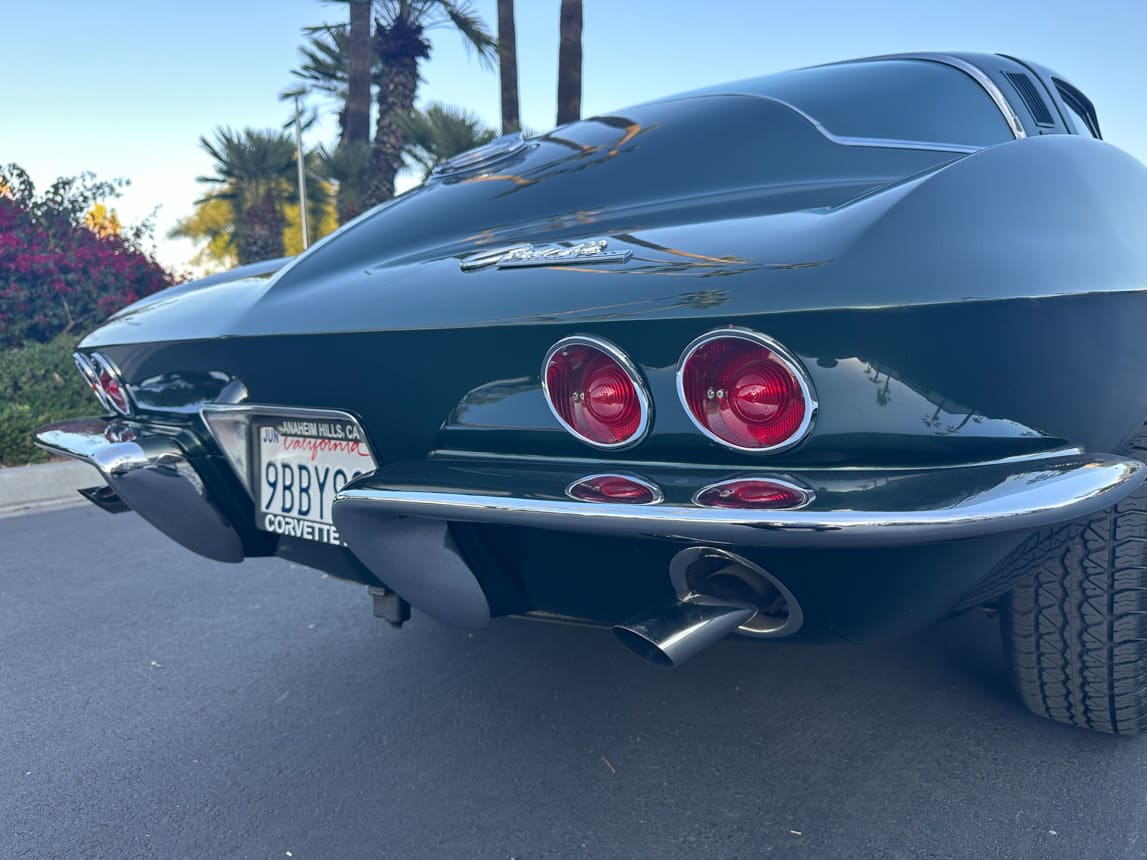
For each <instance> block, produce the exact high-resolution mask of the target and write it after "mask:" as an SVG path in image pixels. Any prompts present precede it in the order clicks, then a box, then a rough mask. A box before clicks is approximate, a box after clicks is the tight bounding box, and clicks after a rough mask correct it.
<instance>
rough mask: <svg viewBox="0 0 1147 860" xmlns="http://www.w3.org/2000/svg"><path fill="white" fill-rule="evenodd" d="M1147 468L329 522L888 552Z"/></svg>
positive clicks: (1035, 521) (354, 500)
mask: <svg viewBox="0 0 1147 860" xmlns="http://www.w3.org/2000/svg"><path fill="white" fill-rule="evenodd" d="M1145 468H1147V467H1145V466H1144V464H1143V463H1140V462H1138V461H1137V460H1125V459H1121V458H1118V457H1113V456H1101V457H1094V458H1092V459H1090V460H1087V461H1084V462H1076V463H1073V464H1069V465H1064V466H1063V467H1062V468H1060V469H1059V470H1055V469H1052V468H1050V467H1049V468H1045V469H1042V470H1035V469H1033V470H1030V471H1026V472H1020V473H1013V474H1011V475H1007V476H1005V477H1003V478H1001V479H1000V480H998V481H997V482H996V483H994V484H992V485H991V486H988V487H982V488H976V489H975V490H974V491H973V492H972V493H971V494H970V495H969V496H968V497H966V498H964V499H962V500H960V501H957V502H954V503H952V504H950V505H948V506H947V507H944V508H938V509H929V510H922V511H858V510H851V509H845V510H818V509H815V508H813V507H808V508H804V509H802V510H790V511H759V510H757V511H754V510H731V509H719V508H712V509H704V508H698V507H696V506H692V505H672V506H667V505H652V506H650V505H610V504H593V503H587V502H575V501H571V500H565V499H526V498H508V497H506V496H495V495H480V494H473V495H471V494H463V493H456V492H428V491H425V490H416V489H392V488H372V489H366V488H364V489H350V490H344V491H343V492H341V493H339V495H338V497H337V498H336V500H335V505H334V519H335V524H336V526H338V527H339V530H340V531H343V529H342V526H341V525H340V524H339V520H340V511H342V514H341V516H345V515H346V514H348V513H350V512H351V511H355V510H357V512H358V513H359V514H368V513H371V514H373V515H374V516H376V517H379V518H382V519H386V518H390V517H400V516H407V517H421V518H426V519H437V520H448V521H460V522H481V523H492V524H499V525H512V526H526V527H530V528H542V529H557V530H562V531H572V532H584V533H595V534H616V535H624V536H628V537H660V538H668V539H672V540H679V541H690V542H695V543H717V544H725V545H731V546H792V547H812V546H833V547H864V546H890V545H903V544H920V543H934V542H938V541H949V540H957V539H960V538H969V537H981V536H984V535H989V534H998V533H1004V532H1013V531H1026V530H1030V529H1035V528H1041V527H1043V526H1048V525H1055V524H1057V523H1061V522H1066V521H1068V520H1072V519H1075V518H1077V517H1082V516H1087V515H1089V514H1092V513H1095V512H1096V511H1099V510H1102V509H1104V508H1107V507H1110V506H1111V505H1113V504H1115V503H1116V502H1118V501H1119V500H1120V499H1122V498H1124V497H1125V496H1127V495H1128V494H1129V493H1130V492H1131V491H1132V490H1134V489H1135V488H1136V487H1138V486H1139V485H1140V484H1142V483H1143V480H1144V478H1145V477H1147V471H1145ZM351 548H352V550H353V548H354V547H353V545H352V547H351Z"/></svg>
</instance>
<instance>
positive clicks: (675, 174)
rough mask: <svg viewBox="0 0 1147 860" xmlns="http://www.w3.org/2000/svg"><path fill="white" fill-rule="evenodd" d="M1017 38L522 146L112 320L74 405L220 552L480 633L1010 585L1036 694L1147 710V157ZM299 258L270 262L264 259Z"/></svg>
mask: <svg viewBox="0 0 1147 860" xmlns="http://www.w3.org/2000/svg"><path fill="white" fill-rule="evenodd" d="M1099 136H1100V135H1099V126H1098V120H1097V118H1096V114H1095V110H1094V108H1093V107H1092V105H1091V102H1090V101H1089V100H1088V99H1087V98H1086V97H1085V96H1084V95H1083V94H1082V93H1081V92H1080V91H1079V90H1078V89H1076V88H1075V87H1074V86H1072V85H1071V84H1070V83H1068V82H1067V81H1066V80H1064V79H1063V78H1062V77H1060V76H1059V75H1057V74H1056V73H1054V72H1052V71H1049V70H1048V69H1045V68H1043V67H1042V66H1038V65H1035V64H1033V63H1029V62H1026V61H1020V60H1016V59H1013V58H1011V57H1005V56H993V55H979V54H975V55H973V54H919V55H898V56H892V57H878V58H874V59H865V60H858V61H851V62H845V63H837V64H833V65H827V66H819V67H816V68H808V69H802V70H798V71H793V72H786V73H783V74H777V75H771V76H768V77H763V78H758V79H754V80H748V81H742V82H739V83H735V84H728V85H724V86H716V87H710V88H708V89H704V90H699V91H696V92H692V93H688V94H685V95H680V96H674V97H670V98H665V99H661V100H659V101H654V102H650V103H648V104H643V105H640V106H638V107H633V108H628V109H625V110H621V111H618V112H617V113H614V114H611V115H608V116H597V117H593V118H591V119H587V120H584V121H581V122H576V123H573V124H571V125H568V126H564V127H562V128H559V129H556V130H555V131H553V132H550V133H549V134H545V135H542V136H540V137H534V138H531V139H523V138H522V137H520V136H512V137H504V138H500V139H498V140H497V141H495V142H494V143H492V144H490V145H488V146H486V147H484V148H481V149H478V150H475V151H473V152H470V153H467V154H465V155H463V156H460V157H458V158H455V159H453V160H451V161H449V162H447V163H445V164H443V165H441V166H440V167H439V168H438V169H437V170H435V171H434V173H433V174H432V176H431V177H430V178H429V179H428V181H427V182H426V183H425V184H424V185H423V186H421V187H420V188H418V189H416V190H414V191H412V192H410V193H408V194H404V195H402V196H401V197H399V198H397V199H395V200H394V201H392V202H390V203H388V204H386V205H384V206H382V207H380V208H378V209H375V210H373V211H371V212H369V213H367V214H366V215H364V216H362V217H361V218H359V219H358V220H356V221H355V222H353V223H351V224H348V225H346V226H345V227H344V228H342V229H341V230H339V231H338V232H337V233H335V234H334V235H333V236H331V237H329V238H328V239H326V240H324V241H322V242H320V243H319V244H317V245H315V246H314V247H313V248H312V249H311V250H310V251H308V252H306V253H304V254H303V255H302V256H300V257H298V258H296V259H294V260H293V261H291V262H289V263H287V264H286V265H285V266H283V267H282V268H281V270H279V271H277V272H275V273H274V274H273V275H271V272H272V270H274V269H276V268H279V266H280V264H279V263H277V262H272V263H270V264H266V265H264V266H262V267H255V268H254V269H249V270H239V271H237V272H236V273H235V274H234V275H233V276H232V277H230V278H226V279H223V280H219V279H214V280H211V279H209V280H204V281H200V282H197V283H192V284H188V285H183V286H181V287H177V288H174V289H172V290H169V291H167V292H165V293H161V294H159V295H156V296H153V297H150V298H148V299H145V300H143V301H141V302H139V303H137V304H135V305H134V306H132V307H130V308H128V309H126V310H124V311H122V312H120V313H118V314H116V315H115V316H113V317H112V318H111V319H110V320H108V321H107V323H106V324H105V325H103V326H102V327H101V328H99V329H98V330H97V331H95V332H93V333H92V334H90V335H88V336H87V338H86V339H85V340H84V341H83V342H82V343H81V344H80V346H79V352H78V353H77V356H76V361H77V364H78V365H79V368H80V370H81V371H82V373H83V374H84V375H85V377H86V378H87V379H88V381H89V383H90V384H91V387H92V389H93V391H94V392H95V394H96V396H97V397H98V398H99V399H100V401H101V403H102V404H103V406H104V407H105V413H106V414H105V415H104V416H103V417H96V418H89V419H84V420H76V421H67V422H63V423H60V424H55V425H52V426H48V427H43V428H41V429H40V430H39V431H38V432H37V434H36V435H37V440H38V442H39V444H40V445H42V446H43V447H44V448H47V449H49V450H51V451H54V452H56V453H59V454H63V455H67V456H70V457H75V458H78V459H81V460H85V461H87V462H89V463H91V464H93V465H94V466H95V467H96V468H97V469H98V470H99V471H100V472H101V473H102V476H103V478H104V479H105V480H106V486H101V487H98V488H94V489H91V490H87V491H85V495H87V496H88V497H89V498H90V499H91V500H92V501H93V502H95V503H97V504H98V505H100V506H102V507H104V508H106V509H108V510H110V511H120V510H126V509H129V508H130V509H132V510H134V511H136V512H137V513H139V514H140V515H141V516H143V517H144V518H145V519H146V520H148V521H149V522H150V523H152V524H153V525H154V526H156V527H157V528H159V529H160V530H161V531H163V532H164V533H166V534H167V535H169V536H170V537H172V538H174V539H175V540H176V541H178V542H179V543H180V544H182V545H183V546H185V547H187V548H189V549H191V550H193V551H195V552H198V553H200V554H202V555H204V556H207V557H208V558H212V559H216V560H219V561H227V562H237V561H241V560H242V559H244V558H247V557H251V556H266V555H278V556H282V557H284V558H288V559H291V560H294V561H296V562H299V563H302V564H305V565H310V566H313V567H315V568H319V569H322V570H324V571H328V572H329V573H331V574H334V575H336V576H339V577H343V578H346V579H350V580H354V581H356V582H360V583H363V584H365V585H367V586H369V588H370V590H371V594H372V595H373V597H374V605H375V611H376V613H377V614H379V615H381V616H383V617H385V618H387V619H388V620H390V621H391V622H392V623H395V624H400V623H402V622H403V621H405V620H406V619H407V618H408V616H409V611H410V605H413V606H414V607H417V608H418V609H419V610H421V611H422V612H424V613H426V614H427V615H430V616H433V617H434V618H436V619H439V620H440V621H442V622H445V623H448V624H454V625H459V626H461V627H465V628H470V629H478V628H481V627H483V626H485V625H487V624H488V623H489V622H490V621H491V619H493V618H496V617H499V616H510V615H523V614H528V615H533V616H537V617H542V618H552V619H577V620H580V621H585V622H590V623H594V624H600V625H611V626H613V628H614V630H615V631H616V633H617V636H618V638H619V639H620V640H621V642H622V643H623V644H624V645H626V646H628V647H629V648H630V649H632V650H633V651H635V652H637V653H638V654H640V655H642V656H644V657H645V658H647V659H648V660H650V661H651V662H653V663H655V664H657V665H661V666H675V665H677V664H679V663H681V662H682V661H683V660H686V659H687V658H689V657H690V656H691V655H693V654H695V653H696V652H697V651H699V650H700V649H702V648H704V647H705V646H707V645H709V644H711V643H713V642H714V641H716V640H718V639H720V638H722V637H724V636H726V635H728V634H730V633H734V632H735V633H737V634H740V635H743V636H747V637H754V638H757V639H776V638H780V637H789V636H805V637H817V636H842V637H845V638H847V639H852V640H865V639H870V638H873V637H885V636H900V635H904V634H909V633H912V632H913V631H917V630H919V629H921V628H923V627H925V626H926V625H930V624H934V623H936V622H939V621H941V620H942V619H945V618H947V617H949V616H951V615H952V614H953V613H958V612H961V611H965V610H968V609H971V608H974V607H982V606H987V607H992V608H996V609H998V610H999V611H1000V613H1001V616H1002V622H1003V631H1004V639H1005V647H1006V650H1007V652H1008V654H1009V656H1010V660H1011V664H1012V666H1013V669H1014V675H1015V680H1016V683H1017V686H1018V689H1019V692H1020V694H1021V696H1022V698H1023V700H1024V701H1025V703H1026V704H1027V705H1028V706H1029V707H1030V708H1031V709H1032V710H1033V711H1035V712H1037V713H1039V714H1042V715H1044V716H1047V717H1050V718H1052V719H1055V720H1061V721H1064V722H1068V723H1073V724H1075V725H1079V726H1087V727H1090V728H1094V729H1099V730H1103V731H1107V732H1114V733H1119V734H1136V733H1139V732H1141V731H1143V730H1144V729H1145V728H1147V647H1145V643H1147V488H1144V486H1143V481H1144V477H1145V475H1147V472H1145V471H1144V465H1143V463H1142V462H1141V461H1142V460H1143V459H1144V457H1143V455H1144V453H1145V451H1147V436H1145V435H1144V431H1143V427H1144V419H1145V418H1147V372H1145V371H1147V336H1145V331H1147V327H1145V323H1147V170H1145V169H1144V167H1143V166H1142V165H1141V164H1139V163H1138V162H1137V161H1135V160H1134V159H1133V158H1131V157H1130V156H1128V155H1127V154H1125V153H1123V152H1122V151H1120V150H1119V149H1116V148H1115V147H1113V146H1111V145H1109V144H1106V143H1103V142H1102V141H1101V140H1099ZM268 276H269V277H268Z"/></svg>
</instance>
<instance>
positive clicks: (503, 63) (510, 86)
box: [498, 0, 522, 134]
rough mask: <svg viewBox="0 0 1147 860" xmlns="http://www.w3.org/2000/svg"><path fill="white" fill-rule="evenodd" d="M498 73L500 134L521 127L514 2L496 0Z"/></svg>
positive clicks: (512, 0)
mask: <svg viewBox="0 0 1147 860" xmlns="http://www.w3.org/2000/svg"><path fill="white" fill-rule="evenodd" d="M498 72H499V75H500V77H501V84H502V134H509V133H510V132H512V131H517V130H518V129H520V128H521V127H522V123H521V121H520V120H519V118H518V45H517V39H516V37H515V34H514V0H498Z"/></svg>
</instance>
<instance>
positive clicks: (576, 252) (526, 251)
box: [462, 239, 633, 272]
mask: <svg viewBox="0 0 1147 860" xmlns="http://www.w3.org/2000/svg"><path fill="white" fill-rule="evenodd" d="M632 256H633V252H632V251H610V250H609V247H608V244H607V242H606V240H605V239H595V240H593V241H590V242H579V243H577V244H575V245H513V246H510V247H508V248H493V249H491V250H489V251H479V252H478V253H477V254H471V255H470V256H469V257H465V258H464V259H463V260H462V271H464V272H472V271H474V270H475V269H484V268H485V267H486V266H496V267H497V268H499V269H523V268H526V267H527V266H573V265H578V266H581V265H585V264H586V263H624V262H626V261H627V260H628V259H629V258H630V257H632Z"/></svg>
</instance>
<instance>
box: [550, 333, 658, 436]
mask: <svg viewBox="0 0 1147 860" xmlns="http://www.w3.org/2000/svg"><path fill="white" fill-rule="evenodd" d="M542 388H543V390H544V391H545V395H546V402H547V403H548V404H549V407H550V411H551V412H553V413H554V417H555V418H557V419H558V421H559V422H560V423H561V425H562V426H563V427H565V428H566V429H567V430H568V431H569V432H570V433H572V434H573V435H575V436H577V437H578V438H579V439H581V440H582V441H583V442H586V443H588V444H590V445H594V446H595V447H598V448H625V447H628V446H630V445H635V444H637V443H638V442H639V441H640V440H641V437H642V436H644V435H645V432H646V430H648V429H649V394H648V392H647V391H646V390H645V385H644V383H643V382H642V381H641V377H640V375H639V374H638V372H637V367H636V366H635V365H634V364H633V362H632V361H630V360H629V358H628V357H627V356H626V355H625V353H623V352H622V351H621V350H619V349H618V348H617V347H615V346H614V345H613V344H611V343H607V342H606V341H604V340H599V339H597V338H592V337H586V336H582V335H575V336H574V337H567V338H563V339H562V340H559V341H558V342H557V343H555V344H554V345H553V346H551V347H550V349H549V352H547V353H546V358H545V361H544V362H542Z"/></svg>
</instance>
